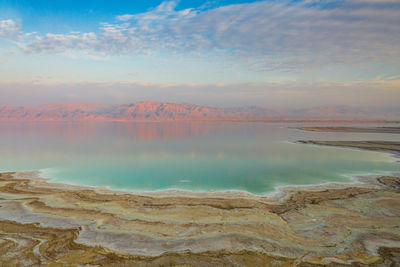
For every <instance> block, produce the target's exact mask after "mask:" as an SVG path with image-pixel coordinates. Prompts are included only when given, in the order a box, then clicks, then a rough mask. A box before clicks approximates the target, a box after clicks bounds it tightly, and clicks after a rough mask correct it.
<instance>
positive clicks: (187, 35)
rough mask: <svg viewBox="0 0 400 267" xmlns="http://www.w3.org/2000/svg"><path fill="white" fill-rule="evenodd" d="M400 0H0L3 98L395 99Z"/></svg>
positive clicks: (370, 102)
mask: <svg viewBox="0 0 400 267" xmlns="http://www.w3.org/2000/svg"><path fill="white" fill-rule="evenodd" d="M399 44H400V2H399V1H397V0H380V1H378V0H353V1H343V0H342V1H331V0H325V1H324V0H320V1H319V0H303V1H239V0H237V1H227V0H221V1H193V0H187V1H185V0H182V1H153V0H150V1H102V0H87V1H78V0H76V1H75V0H74V1H61V0H60V1H43V0H35V1H27V0H25V1H21V0H19V1H18V0H17V1H5V0H0V94H1V98H0V105H7V104H9V105H27V104H31V105H37V104H43V103H48V102H87V101H89V102H98V103H121V102H131V101H141V100H155V101H171V102H191V103H195V104H202V105H216V106H234V105H264V106H271V105H273V106H284V107H306V106H316V105H354V106H398V103H397V102H398V101H397V100H396V99H400V73H399V70H400V60H399V58H400V57H399V55H400V45H399Z"/></svg>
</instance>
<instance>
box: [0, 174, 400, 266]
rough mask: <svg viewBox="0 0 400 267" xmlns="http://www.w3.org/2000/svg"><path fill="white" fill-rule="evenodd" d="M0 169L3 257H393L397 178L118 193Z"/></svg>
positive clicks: (308, 261) (230, 261) (303, 262)
mask: <svg viewBox="0 0 400 267" xmlns="http://www.w3.org/2000/svg"><path fill="white" fill-rule="evenodd" d="M34 175H35V173H2V174H0V185H1V187H0V206H1V208H0V262H1V263H2V264H3V266H23V265H25V266H40V265H48V266H59V265H61V266H76V265H85V264H89V265H100V266H294V265H297V266H314V265H329V266H337V265H340V266H346V265H358V266H364V265H370V266H391V264H393V265H392V266H395V264H396V263H397V262H399V261H400V257H399V253H400V251H399V248H400V178H399V177H391V176H387V177H364V178H360V179H361V180H360V181H361V182H362V183H355V184H331V185H324V186H309V187H299V188H296V187H285V188H282V191H280V192H279V193H276V194H274V195H271V196H269V197H265V196H264V197H263V196H254V195H250V194H244V193H234V192H232V193H206V194H200V193H198V194H197V193H190V192H161V193H147V194H145V193H143V194H139V193H136V194H133V193H123V192H116V191H109V190H104V189H91V188H83V187H76V186H66V185H59V184H51V183H47V182H46V181H45V180H44V179H39V178H33V179H32V177H33V176H34Z"/></svg>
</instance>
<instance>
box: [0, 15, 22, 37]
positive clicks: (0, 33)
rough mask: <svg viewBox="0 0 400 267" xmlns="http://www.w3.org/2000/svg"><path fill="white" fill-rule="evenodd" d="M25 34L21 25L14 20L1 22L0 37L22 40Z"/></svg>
mask: <svg viewBox="0 0 400 267" xmlns="http://www.w3.org/2000/svg"><path fill="white" fill-rule="evenodd" d="M23 36H24V34H23V33H22V31H21V25H20V24H19V23H17V22H15V21H14V20H11V19H7V20H0V37H2V38H6V39H12V40H17V39H21V38H22V37H23Z"/></svg>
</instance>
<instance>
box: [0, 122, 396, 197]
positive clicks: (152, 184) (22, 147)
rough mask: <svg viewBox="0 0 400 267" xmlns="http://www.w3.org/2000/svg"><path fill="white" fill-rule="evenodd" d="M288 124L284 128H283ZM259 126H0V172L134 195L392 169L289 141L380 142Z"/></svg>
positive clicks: (353, 154) (384, 162) (262, 186)
mask: <svg viewBox="0 0 400 267" xmlns="http://www.w3.org/2000/svg"><path fill="white" fill-rule="evenodd" d="M290 126H291V125H290ZM388 136H389V138H393V137H392V136H391V135H381V134H372V135H363V134H358V133H351V134H347V133H333V134H326V133H313V132H304V131H298V130H294V129H289V128H288V125H287V124H264V123H201V122H197V123H191V122H179V123H150V122H146V123H119V122H107V123H103V122H101V123H98V122H96V123H48V122H35V123H21V122H13V123H0V147H1V149H0V169H1V170H3V171H4V170H37V169H46V170H47V171H46V175H48V176H49V177H55V178H57V181H61V182H69V183H78V184H82V183H83V184H89V185H95V186H111V187H115V188H124V189H133V190H157V189H165V188H171V187H178V188H183V189H190V190H226V189H240V190H247V191H249V192H253V193H263V192H268V191H272V190H273V188H274V186H276V185H284V184H309V183H320V182H326V181H346V178H344V177H343V176H342V174H345V173H366V172H379V171H399V164H396V163H394V162H391V161H389V160H388V159H389V157H388V156H387V155H386V154H382V153H376V152H362V151H356V150H350V149H343V148H328V147H316V146H309V145H302V144H293V143H291V141H295V140H297V139H334V140H344V139H353V140H357V139H360V138H361V139H363V138H364V139H365V138H373V139H385V138H388Z"/></svg>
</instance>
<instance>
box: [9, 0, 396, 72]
mask: <svg viewBox="0 0 400 267" xmlns="http://www.w3.org/2000/svg"><path fill="white" fill-rule="evenodd" d="M176 6H177V2H176V1H166V2H163V3H162V4H160V5H159V6H157V7H155V8H153V9H151V10H149V11H148V12H145V13H140V14H124V15H121V16H118V17H117V18H116V19H117V22H116V23H105V24H102V25H100V27H99V32H98V33H96V34H95V33H77V34H71V33H68V34H52V33H48V34H46V35H44V36H37V37H36V39H34V40H30V41H28V42H26V43H23V44H22V47H23V49H24V50H25V51H26V52H28V53H64V52H66V51H78V52H83V53H88V54H90V53H92V54H105V55H118V54H148V53H157V52H164V51H167V52H170V53H197V54H200V55H201V56H202V57H207V56H211V55H212V56H215V55H217V56H219V57H223V58H225V59H229V60H232V62H234V63H235V64H240V65H243V66H246V68H248V69H251V70H254V71H271V70H288V71H296V70H304V69H309V68H321V67H326V66H335V65H344V64H345V65H347V64H351V65H357V64H364V63H371V62H381V61H392V62H393V61H395V62H396V61H399V53H400V49H399V44H400V27H399V25H400V16H399V13H400V3H399V1H392V0H386V1H373V0H368V1H323V0H321V1H310V0H308V1H298V2H288V1H260V2H253V3H246V4H235V5H226V6H220V7H218V8H212V9H185V10H176ZM5 25H6V24H5ZM7 28H11V29H14V30H11V31H10V30H8V31H7V32H9V33H8V35H10V33H11V32H14V35H13V36H15V37H17V36H20V34H18V29H19V28H18V27H12V25H11V27H10V25H8V27H7Z"/></svg>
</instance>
